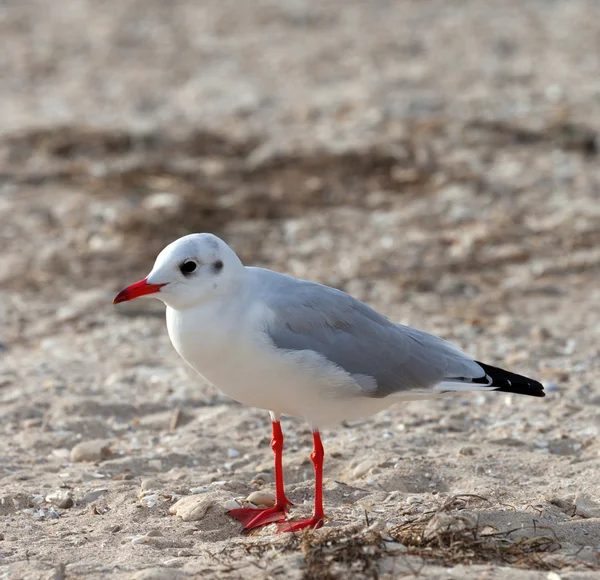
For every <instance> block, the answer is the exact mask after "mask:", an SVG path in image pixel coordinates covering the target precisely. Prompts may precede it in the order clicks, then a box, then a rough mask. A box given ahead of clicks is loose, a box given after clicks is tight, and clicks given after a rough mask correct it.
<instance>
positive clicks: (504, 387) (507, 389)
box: [475, 361, 546, 397]
mask: <svg viewBox="0 0 600 580" xmlns="http://www.w3.org/2000/svg"><path fill="white" fill-rule="evenodd" d="M475 362H476V363H477V364H478V365H479V366H480V367H481V368H482V369H483V370H484V371H485V374H486V375H487V376H488V377H489V378H490V379H491V381H492V382H491V384H490V387H492V389H491V390H493V391H500V392H502V393H516V394H517V395H529V396H530V397H545V396H546V394H545V393H544V387H543V386H542V384H541V383H538V381H535V380H533V379H530V378H528V377H524V376H522V375H517V374H516V373H511V372H509V371H505V370H504V369H499V368H498V367H493V366H492V365H486V364H484V363H482V362H479V361H475Z"/></svg>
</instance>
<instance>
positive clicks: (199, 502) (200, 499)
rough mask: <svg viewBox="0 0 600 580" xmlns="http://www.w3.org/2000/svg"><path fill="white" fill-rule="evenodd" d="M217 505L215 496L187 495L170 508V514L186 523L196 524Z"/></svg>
mask: <svg viewBox="0 0 600 580" xmlns="http://www.w3.org/2000/svg"><path fill="white" fill-rule="evenodd" d="M214 505H215V500H214V496H213V495H212V494H209V495H206V494H202V495H187V496H185V497H182V498H181V499H180V500H179V501H178V502H177V503H175V504H173V505H172V506H171V507H170V508H169V513H171V514H172V515H175V516H178V517H180V518H181V519H182V520H183V521H184V522H195V521H198V520H201V519H203V518H204V516H205V515H206V512H208V510H209V509H210V508H212V507H213V506H214Z"/></svg>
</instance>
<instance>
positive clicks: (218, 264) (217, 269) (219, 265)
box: [213, 260, 223, 272]
mask: <svg viewBox="0 0 600 580" xmlns="http://www.w3.org/2000/svg"><path fill="white" fill-rule="evenodd" d="M213 268H214V269H215V272H220V271H221V270H222V269H223V262H221V260H217V261H216V262H214V263H213Z"/></svg>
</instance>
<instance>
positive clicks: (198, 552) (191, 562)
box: [0, 0, 600, 580]
mask: <svg viewBox="0 0 600 580" xmlns="http://www.w3.org/2000/svg"><path fill="white" fill-rule="evenodd" d="M489 4H490V3H489V2H484V1H477V0H464V1H460V2H452V3H447V2H443V1H442V0H438V1H433V0H423V1H420V2H411V1H408V0H402V1H397V2H391V1H384V0H378V1H374V2H360V1H357V0H327V1H323V2H320V3H318V6H317V4H316V3H309V2H306V1H300V0H296V1H291V0H289V1H285V2H282V1H275V0H270V1H262V2H258V1H256V2H247V3H242V2H234V1H227V0H219V1H216V0H215V1H210V2H208V1H207V2H202V3H199V2H194V1H192V0H187V1H186V0H175V1H171V2H168V3H167V2H163V1H162V0H144V1H143V2H142V1H141V0H137V1H136V0H132V1H130V2H118V1H116V0H106V1H103V2H98V1H97V0H70V1H69V2H66V1H63V2H44V1H42V0H29V1H27V2H22V1H16V0H15V1H12V2H4V3H2V5H1V6H0V35H1V38H2V44H3V47H4V50H3V51H2V52H1V54H0V71H1V75H2V83H1V86H0V110H2V115H1V117H0V129H1V137H0V188H1V189H0V247H1V248H2V259H1V260H0V316H1V319H0V320H1V325H0V400H1V407H0V412H1V418H2V421H1V429H0V445H1V448H2V451H3V452H2V455H1V457H0V477H1V490H0V516H1V517H0V578H7V579H13V578H27V579H37V578H45V579H55V580H59V579H63V578H134V579H137V580H142V579H144V580H162V579H175V578H256V579H258V578H286V579H287V578H298V579H300V578H304V579H311V578H321V579H333V578H350V577H352V578H404V577H406V578H414V577H419V578H440V579H448V578H461V579H463V578H464V579H475V578H485V579H492V580H497V579H498V580H500V579H502V580H504V579H507V580H508V579H511V580H512V579H516V580H519V579H536V580H537V579H540V580H541V579H545V580H546V579H547V580H559V579H560V578H562V579H565V580H566V579H573V580H575V579H577V580H582V579H588V578H589V579H592V578H598V577H599V574H600V551H599V548H600V492H599V487H598V482H599V481H600V443H599V440H598V435H599V431H600V387H599V386H598V382H597V379H596V376H597V374H598V372H599V371H600V332H599V331H600V284H598V280H600V249H599V248H600V246H599V244H600V166H599V165H598V148H599V146H600V141H599V139H598V128H599V127H600V85H599V84H598V78H600V76H599V73H600V65H599V62H598V55H599V54H600V24H599V23H600V4H598V3H597V2H595V1H593V0H589V1H588V2H585V1H583V0H569V2H550V1H547V0H544V1H542V0H536V1H534V0H532V1H531V2H527V3H523V2H520V1H518V0H506V1H505V2H503V3H502V8H501V9H499V8H498V9H496V10H492V9H491V8H490V7H489ZM191 231H212V232H215V233H217V234H219V235H221V236H222V237H223V238H225V239H226V240H227V241H228V242H229V243H230V244H231V245H232V246H233V247H234V249H235V250H236V251H238V253H239V254H240V256H242V258H243V259H244V260H245V261H246V262H247V263H251V264H255V265H262V266H266V267H272V268H275V269H279V270H281V271H285V272H289V273H292V274H295V275H298V276H302V277H307V278H311V279H314V280H318V281H320V282H323V283H327V284H330V285H333V286H336V287H339V288H342V289H344V290H346V291H348V292H350V293H352V294H353V295H355V296H356V297H358V298H360V299H362V300H366V301H367V302H368V303H369V304H371V305H372V306H374V307H375V308H377V309H379V310H380V311H382V312H383V313H385V314H386V315H388V316H389V317H390V318H392V319H393V320H397V321H400V322H402V323H405V324H410V325H414V326H417V327H419V328H422V329H424V330H427V331H430V332H434V333H438V334H440V335H442V336H444V337H446V338H448V339H451V340H453V341H455V342H457V343H458V344H460V345H461V346H462V347H463V348H465V349H466V350H467V351H468V352H470V353H472V354H473V355H476V356H477V357H478V358H479V359H481V360H485V361H487V362H489V363H491V364H497V365H503V366H507V367H510V368H511V369H513V370H515V371H517V372H522V373H524V374H529V375H531V376H534V377H538V378H539V379H540V380H542V381H543V382H544V384H545V385H546V389H547V392H548V396H547V397H546V398H545V399H530V398H524V397H517V396H511V395H495V394H486V395H472V394H471V395H463V396H454V397H451V398H447V399H444V400H438V401H435V402H415V403H411V404H409V405H406V406H397V407H394V408H391V409H390V410H388V411H385V412H383V413H381V414H379V415H377V416H375V417H371V418H368V417H367V418H365V420H364V421H356V422H354V423H352V424H343V425H340V426H338V427H337V428H335V429H331V430H327V431H325V432H324V433H323V440H324V444H325V450H326V474H325V489H326V491H325V504H326V510H327V515H328V518H329V519H328V521H327V524H326V526H325V527H324V528H323V529H322V530H319V531H317V532H314V533H308V534H305V535H289V534H280V535H276V534H275V533H274V530H273V529H272V528H265V529H263V530H261V531H260V532H259V533H258V534H256V535H254V536H249V537H247V536H242V535H240V526H239V524H238V523H237V522H235V521H232V520H231V519H230V518H228V516H227V515H225V509H226V506H227V505H231V501H232V500H234V499H235V498H245V497H246V496H248V495H249V494H250V493H251V492H253V491H256V490H266V491H270V490H272V488H273V477H272V472H271V462H272V456H271V449H270V447H269V420H268V415H267V414H266V413H265V412H264V411H261V410H257V409H249V408H245V407H242V406H240V405H238V404H237V403H235V402H233V401H231V400H229V399H227V398H226V397H224V396H222V395H220V394H219V393H218V392H217V391H216V390H215V389H214V388H212V387H211V386H209V385H204V384H202V382H201V381H200V380H199V379H198V378H197V377H196V376H194V374H193V373H192V371H190V370H188V369H187V368H186V367H185V366H184V365H183V363H182V362H181V361H180V360H179V359H178V357H177V355H176V354H175V353H174V351H173V350H172V347H171V345H170V344H169V341H168V337H167V334H166V330H165V324H164V320H163V312H162V308H161V307H160V304H159V303H158V302H154V301H140V302H139V303H133V304H130V305H123V306H124V307H123V308H119V309H118V308H115V307H113V306H112V305H111V300H112V297H113V296H114V294H115V292H116V291H118V290H120V289H121V288H122V287H123V286H124V285H126V284H128V283H130V282H132V281H134V280H137V279H139V278H140V277H142V276H143V275H145V274H146V273H147V272H148V271H149V269H150V267H151V265H152V261H153V259H154V256H155V254H156V252H157V251H158V250H159V249H161V248H162V247H163V246H164V245H165V244H166V243H167V242H169V241H171V240H173V239H175V238H176V237H178V236H179V235H181V234H184V233H187V232H191ZM283 425H284V431H285V434H286V437H287V438H286V449H285V460H284V468H285V476H286V480H287V485H288V490H289V494H288V495H289V496H290V498H291V499H292V500H293V501H294V503H295V504H296V507H295V508H294V510H293V515H295V516H298V515H299V514H306V513H309V512H310V510H311V502H312V493H313V490H312V465H311V463H310V460H309V458H308V454H309V452H310V446H311V436H310V431H309V429H308V428H307V426H305V425H304V424H303V423H302V422H301V421H298V420H295V419H291V418H289V419H287V418H286V419H285V420H284V423H283ZM182 498H183V499H184V503H185V502H188V507H187V509H186V508H185V505H183V504H182V503H179V504H177V506H175V509H174V510H172V509H171V508H173V506H174V505H175V504H176V502H178V501H179V500H181V499H182ZM186 498H187V499H186ZM190 503H191V504H192V505H190ZM182 506H183V507H182ZM171 511H176V512H177V513H178V515H174V514H172V513H171Z"/></svg>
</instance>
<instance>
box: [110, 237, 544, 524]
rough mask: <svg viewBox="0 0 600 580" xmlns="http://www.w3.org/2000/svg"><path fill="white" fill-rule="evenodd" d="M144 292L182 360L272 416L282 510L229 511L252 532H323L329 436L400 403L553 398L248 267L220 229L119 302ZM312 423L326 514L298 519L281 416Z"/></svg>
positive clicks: (431, 340) (319, 495) (300, 283)
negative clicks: (464, 396)
mask: <svg viewBox="0 0 600 580" xmlns="http://www.w3.org/2000/svg"><path fill="white" fill-rule="evenodd" d="M142 296H151V297H155V298H158V299H159V300H161V301H162V302H163V303H164V304H165V305H166V322H167V330H168V334H169V337H170V339H171V342H172V344H173V347H174V348H175V350H176V351H177V353H178V354H179V355H180V356H181V358H182V359H183V360H184V361H185V362H186V363H187V364H188V365H189V366H191V367H192V368H193V369H195V370H196V371H197V372H198V373H199V374H200V375H201V376H202V377H203V378H204V379H205V381H207V382H208V383H210V384H212V385H213V386H214V387H216V388H217V389H219V390H220V391H222V392H223V393H224V394H226V395H227V396H228V397H230V398H232V399H234V400H236V401H238V402H240V403H242V404H245V405H248V406H252V407H257V408H261V409H264V410H266V411H268V412H269V413H270V418H271V427H272V439H271V447H272V450H273V454H274V460H275V505H274V506H273V507H268V508H250V507H242V508H239V509H232V510H229V512H228V514H229V515H230V516H232V517H233V518H235V519H237V520H238V521H239V522H240V523H241V524H242V526H243V532H245V533H248V532H250V531H251V530H254V529H256V528H260V527H262V526H265V525H267V524H271V523H275V524H277V529H278V531H282V532H283V531H289V532H295V531H299V530H303V529H305V528H309V529H316V528H320V527H321V526H322V525H323V524H324V522H325V512H324V508H323V462H324V449H323V444H322V442H321V437H320V430H321V429H322V428H324V427H326V426H330V425H333V424H336V423H339V422H342V421H344V420H346V421H347V420H353V419H358V418H363V417H366V416H368V415H371V414H374V413H377V412H379V411H382V410H383V409H386V408H388V407H390V406H391V405H393V404H394V403H398V402H400V401H410V400H415V399H429V398H435V397H439V396H442V395H444V394H446V393H450V392H457V391H458V392H460V391H498V392H502V393H516V394H519V395H529V396H532V397H544V396H545V393H544V388H543V386H542V385H541V384H540V383H539V382H538V381H536V380H534V379H530V378H527V377H525V376H521V375H518V374H515V373H513V372H510V371H506V370H503V369H501V368H497V367H495V366H492V365H489V364H485V363H482V362H479V361H477V360H475V359H473V358H472V357H470V356H468V355H467V354H465V353H464V352H463V351H462V350H461V349H460V348H459V347H458V346H455V345H454V344H452V343H450V342H447V341H446V340H444V339H442V338H440V337H437V336H434V335H432V334H429V333H427V332H424V331H421V330H417V329H415V328H411V327H408V326H403V325H401V324H397V323H394V322H392V321H391V320H390V319H388V318H387V317H385V316H384V315H383V314H380V313H379V312H377V311H376V310H374V309H372V308H371V307H369V306H368V305H367V304H365V303H363V302H361V301H359V300H357V299H355V298H353V297H352V296H350V295H349V294H347V293H345V292H343V291H341V290H338V289H335V288H332V287H329V286H325V285H322V284H318V283H316V282H311V281H308V280H302V279H299V278H295V277H293V276H289V275H286V274H283V273H279V272H275V271H273V270H268V269H264V268H259V267H251V266H245V265H244V264H243V263H242V261H241V260H240V258H239V257H238V256H237V254H236V253H235V252H234V250H233V249H232V248H231V247H230V246H229V245H227V243H225V242H224V241H223V240H222V239H220V238H219V237H217V236H215V235H214V234H211V233H197V234H190V235H186V236H184V237H182V238H179V239H177V240H175V241H173V242H172V243H170V244H169V245H168V246H166V247H165V248H164V249H163V250H162V251H161V252H160V253H159V255H158V257H157V258H156V261H155V262H154V266H153V267H152V269H151V271H150V273H149V274H148V276H146V278H144V279H143V280H140V281H139V282H135V283H134V284H131V285H130V286H128V287H126V288H125V289H123V290H122V291H121V292H119V293H118V294H117V296H116V297H115V298H114V301H113V302H114V304H118V303H120V302H126V301H129V300H133V299H135V298H139V297H142ZM282 415H291V416H295V417H300V418H302V419H304V420H305V421H307V422H308V423H309V424H310V427H311V429H312V436H313V451H312V453H311V455H310V457H311V459H312V463H313V466H314V473H315V493H314V511H313V514H312V516H311V517H310V518H307V519H304V520H298V521H294V520H293V519H289V508H290V506H292V505H293V504H292V502H291V501H290V500H289V499H288V498H287V496H286V493H285V488H284V479H283V467H282V456H283V443H284V437H283V432H282V429H281V422H280V419H281V416H282Z"/></svg>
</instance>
